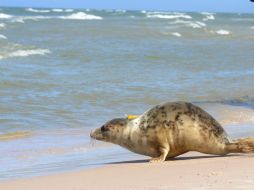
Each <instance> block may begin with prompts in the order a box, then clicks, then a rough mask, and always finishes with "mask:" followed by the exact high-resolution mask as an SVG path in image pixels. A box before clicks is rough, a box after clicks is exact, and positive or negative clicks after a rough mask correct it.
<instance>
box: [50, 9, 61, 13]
mask: <svg viewBox="0 0 254 190" xmlns="http://www.w3.org/2000/svg"><path fill="white" fill-rule="evenodd" d="M52 11H53V12H58V13H60V12H63V9H52Z"/></svg>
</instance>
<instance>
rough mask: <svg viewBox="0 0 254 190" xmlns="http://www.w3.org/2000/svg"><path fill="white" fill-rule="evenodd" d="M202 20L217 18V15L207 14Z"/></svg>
mask: <svg viewBox="0 0 254 190" xmlns="http://www.w3.org/2000/svg"><path fill="white" fill-rule="evenodd" d="M202 20H203V21H208V20H215V17H214V15H213V14H205V18H203V19H202Z"/></svg>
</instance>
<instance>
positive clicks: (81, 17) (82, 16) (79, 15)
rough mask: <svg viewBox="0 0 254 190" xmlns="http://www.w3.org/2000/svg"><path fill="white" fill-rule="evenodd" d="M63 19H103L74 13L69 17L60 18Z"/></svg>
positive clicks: (82, 13)
mask: <svg viewBox="0 0 254 190" xmlns="http://www.w3.org/2000/svg"><path fill="white" fill-rule="evenodd" d="M59 18H61V19H72V20H101V19H102V17H100V16H95V15H91V14H86V13H84V12H78V13H74V14H71V15H68V16H60V17H59Z"/></svg>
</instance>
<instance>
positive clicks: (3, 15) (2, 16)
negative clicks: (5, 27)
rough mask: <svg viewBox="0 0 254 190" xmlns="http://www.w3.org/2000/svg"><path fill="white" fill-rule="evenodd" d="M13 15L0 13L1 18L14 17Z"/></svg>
mask: <svg viewBox="0 0 254 190" xmlns="http://www.w3.org/2000/svg"><path fill="white" fill-rule="evenodd" d="M12 17H13V16H12V15H8V14H4V13H0V19H8V18H12Z"/></svg>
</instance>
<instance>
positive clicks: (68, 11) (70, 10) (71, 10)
mask: <svg viewBox="0 0 254 190" xmlns="http://www.w3.org/2000/svg"><path fill="white" fill-rule="evenodd" d="M73 11H74V10H73V9H65V10H64V12H67V13H70V12H73Z"/></svg>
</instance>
